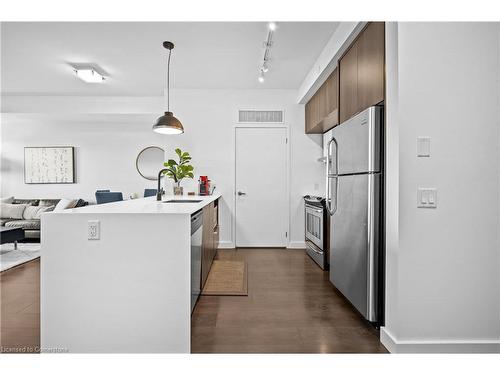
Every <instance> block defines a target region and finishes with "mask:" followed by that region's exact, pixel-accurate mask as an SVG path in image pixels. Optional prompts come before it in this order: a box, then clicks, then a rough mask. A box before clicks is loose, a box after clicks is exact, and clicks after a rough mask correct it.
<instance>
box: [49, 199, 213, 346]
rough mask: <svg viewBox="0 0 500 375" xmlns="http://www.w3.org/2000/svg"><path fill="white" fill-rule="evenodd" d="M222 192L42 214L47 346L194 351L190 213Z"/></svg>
mask: <svg viewBox="0 0 500 375" xmlns="http://www.w3.org/2000/svg"><path fill="white" fill-rule="evenodd" d="M218 198H220V194H216V195H211V196H188V197H186V196H183V197H181V199H187V200H193V201H198V202H193V203H191V202H188V203H168V202H165V201H169V200H173V199H180V198H179V197H173V196H171V197H164V198H163V201H162V202H157V201H156V197H150V198H142V199H135V200H128V201H122V202H114V203H108V204H102V205H94V206H86V207H82V208H77V209H71V210H65V211H63V212H51V213H46V214H43V215H42V225H41V227H42V235H41V239H42V251H41V292H40V293H41V294H40V296H41V306H40V308H41V347H42V350H56V349H57V350H58V351H64V352H71V353H97V352H101V353H132V352H133V353H141V352H142V353H189V352H190V326H191V307H190V306H191V215H192V214H193V213H195V212H197V211H199V210H202V209H203V208H204V207H207V206H209V205H211V204H212V202H215V201H216V200H217V199H218ZM212 206H213V205H212ZM96 225H97V227H96ZM96 230H97V233H96ZM95 237H98V239H94V238H95ZM90 238H92V239H90Z"/></svg>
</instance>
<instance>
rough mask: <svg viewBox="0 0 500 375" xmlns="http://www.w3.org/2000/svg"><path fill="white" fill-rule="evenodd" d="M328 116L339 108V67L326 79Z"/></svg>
mask: <svg viewBox="0 0 500 375" xmlns="http://www.w3.org/2000/svg"><path fill="white" fill-rule="evenodd" d="M326 101H327V103H328V111H327V116H329V115H331V114H332V113H333V112H334V111H336V110H338V109H339V71H338V69H337V68H335V70H334V71H333V73H332V74H330V77H328V79H327V80H326Z"/></svg>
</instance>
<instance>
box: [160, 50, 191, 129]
mask: <svg viewBox="0 0 500 375" xmlns="http://www.w3.org/2000/svg"><path fill="white" fill-rule="evenodd" d="M163 47H165V48H166V49H168V51H169V52H168V62H167V112H165V114H164V115H163V116H161V117H158V119H157V120H156V122H155V124H154V125H153V131H154V132H156V133H160V134H182V133H184V128H183V126H182V124H181V122H180V121H179V120H178V119H177V118H176V117H174V114H173V113H172V112H170V55H171V54H172V49H173V48H174V43H172V42H163Z"/></svg>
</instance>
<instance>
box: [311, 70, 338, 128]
mask: <svg viewBox="0 0 500 375" xmlns="http://www.w3.org/2000/svg"><path fill="white" fill-rule="evenodd" d="M338 82H339V79H338V70H337V69H335V70H334V71H333V72H332V74H330V76H329V77H328V78H327V79H326V81H325V82H324V83H323V85H321V87H320V88H319V89H318V91H316V93H315V94H314V95H313V97H312V98H311V99H310V100H309V101H308V102H307V104H306V107H305V120H306V129H305V130H306V133H307V134H321V133H324V132H326V131H327V130H329V129H331V128H333V127H334V126H335V125H337V124H338V90H339V87H338Z"/></svg>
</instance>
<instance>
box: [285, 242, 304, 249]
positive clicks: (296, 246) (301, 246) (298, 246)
mask: <svg viewBox="0 0 500 375" xmlns="http://www.w3.org/2000/svg"><path fill="white" fill-rule="evenodd" d="M305 248H306V243H305V242H304V241H290V243H289V244H288V246H287V249H305Z"/></svg>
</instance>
